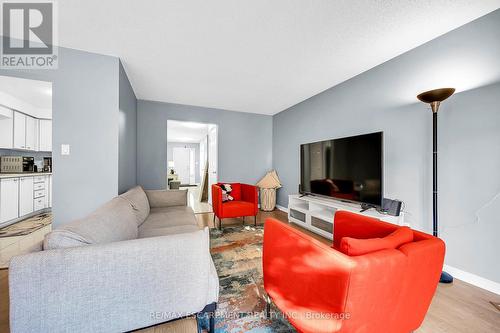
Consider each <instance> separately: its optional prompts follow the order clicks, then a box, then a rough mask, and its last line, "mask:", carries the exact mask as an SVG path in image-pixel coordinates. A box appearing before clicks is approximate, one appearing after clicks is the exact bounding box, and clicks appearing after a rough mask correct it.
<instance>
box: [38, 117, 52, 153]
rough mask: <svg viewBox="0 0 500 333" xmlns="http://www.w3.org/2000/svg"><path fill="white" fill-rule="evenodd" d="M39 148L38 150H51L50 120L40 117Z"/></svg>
mask: <svg viewBox="0 0 500 333" xmlns="http://www.w3.org/2000/svg"><path fill="white" fill-rule="evenodd" d="M39 129H40V131H39V133H40V134H39V137H40V140H39V148H38V150H40V151H52V120H50V119H40V121H39Z"/></svg>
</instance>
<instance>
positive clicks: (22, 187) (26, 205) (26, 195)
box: [19, 177, 33, 216]
mask: <svg viewBox="0 0 500 333" xmlns="http://www.w3.org/2000/svg"><path fill="white" fill-rule="evenodd" d="M31 213H33V177H20V178H19V216H24V215H27V214H31Z"/></svg>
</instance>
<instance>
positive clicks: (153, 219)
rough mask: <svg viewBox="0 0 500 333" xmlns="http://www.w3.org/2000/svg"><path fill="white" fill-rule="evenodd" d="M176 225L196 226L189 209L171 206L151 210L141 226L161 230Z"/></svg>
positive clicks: (192, 213) (194, 218) (191, 211)
mask: <svg viewBox="0 0 500 333" xmlns="http://www.w3.org/2000/svg"><path fill="white" fill-rule="evenodd" d="M177 225H195V226H196V225H198V223H197V221H196V217H195V216H194V212H193V210H192V209H191V207H188V206H173V207H161V208H151V210H150V213H149V216H148V217H147V218H146V221H144V223H143V225H142V226H144V227H145V228H162V227H172V226H177Z"/></svg>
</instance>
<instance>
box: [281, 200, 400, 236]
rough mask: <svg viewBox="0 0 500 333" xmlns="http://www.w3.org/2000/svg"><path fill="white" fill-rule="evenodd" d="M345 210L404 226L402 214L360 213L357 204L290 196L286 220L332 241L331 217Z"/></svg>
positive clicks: (369, 211)
mask: <svg viewBox="0 0 500 333" xmlns="http://www.w3.org/2000/svg"><path fill="white" fill-rule="evenodd" d="M339 210H346V211H350V212H353V213H356V214H361V215H365V216H370V217H374V218H377V219H380V220H382V221H385V222H389V223H393V224H397V225H404V213H403V212H401V215H400V216H391V215H386V214H382V213H379V212H377V211H376V210H374V209H370V210H367V211H364V212H362V213H361V212H360V210H361V208H360V205H359V204H354V203H346V202H342V201H339V200H334V199H326V198H321V197H314V196H303V197H301V196H300V195H298V194H292V195H289V196H288V220H289V221H290V222H293V223H295V224H298V225H300V226H302V227H304V228H306V229H308V230H311V231H312V232H314V233H317V234H318V235H321V236H323V237H326V238H329V239H333V217H334V215H335V212H336V211H339Z"/></svg>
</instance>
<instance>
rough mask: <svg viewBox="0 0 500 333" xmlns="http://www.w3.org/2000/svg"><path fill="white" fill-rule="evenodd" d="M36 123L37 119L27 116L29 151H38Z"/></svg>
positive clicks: (27, 144) (27, 145) (27, 143)
mask: <svg viewBox="0 0 500 333" xmlns="http://www.w3.org/2000/svg"><path fill="white" fill-rule="evenodd" d="M36 123H37V120H36V119H35V118H33V117H30V116H26V149H29V150H36V146H37V144H36V137H37V134H38V131H37V129H36V127H37V126H36Z"/></svg>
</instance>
